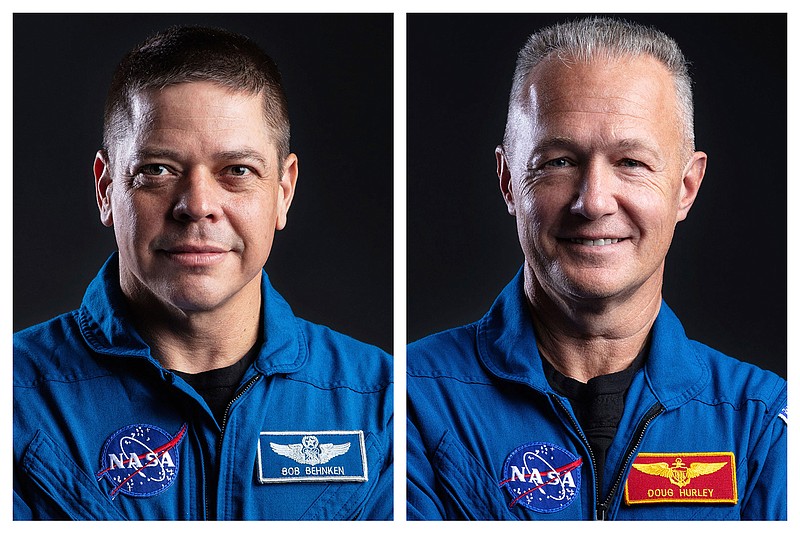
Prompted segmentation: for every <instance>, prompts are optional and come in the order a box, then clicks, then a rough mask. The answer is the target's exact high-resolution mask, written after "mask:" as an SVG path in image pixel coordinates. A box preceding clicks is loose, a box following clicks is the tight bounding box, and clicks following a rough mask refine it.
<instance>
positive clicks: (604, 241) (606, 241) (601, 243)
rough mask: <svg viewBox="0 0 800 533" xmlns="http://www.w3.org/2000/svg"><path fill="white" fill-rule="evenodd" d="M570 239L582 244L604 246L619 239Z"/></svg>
mask: <svg viewBox="0 0 800 533" xmlns="http://www.w3.org/2000/svg"><path fill="white" fill-rule="evenodd" d="M570 241H572V242H574V243H576V244H582V245H584V246H605V245H606V244H616V243H618V242H619V241H620V239H595V240H592V239H570Z"/></svg>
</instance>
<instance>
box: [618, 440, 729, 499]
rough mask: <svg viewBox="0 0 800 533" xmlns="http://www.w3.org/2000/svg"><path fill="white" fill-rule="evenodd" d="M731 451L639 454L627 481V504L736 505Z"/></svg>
mask: <svg viewBox="0 0 800 533" xmlns="http://www.w3.org/2000/svg"><path fill="white" fill-rule="evenodd" d="M737 501H738V496H737V492H736V458H735V457H734V456H733V453H731V452H699V453H698V452H692V453H640V454H639V455H638V456H637V457H636V459H635V460H634V461H633V466H632V468H631V471H630V473H629V474H628V479H627V481H626V482H625V503H627V504H628V505H634V504H645V503H736V502H737Z"/></svg>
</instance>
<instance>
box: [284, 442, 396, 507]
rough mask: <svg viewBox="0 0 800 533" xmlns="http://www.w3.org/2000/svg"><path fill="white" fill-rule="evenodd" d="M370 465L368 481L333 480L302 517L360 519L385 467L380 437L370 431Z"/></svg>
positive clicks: (368, 459) (368, 443)
mask: <svg viewBox="0 0 800 533" xmlns="http://www.w3.org/2000/svg"><path fill="white" fill-rule="evenodd" d="M364 445H365V447H366V453H367V464H368V465H369V476H368V480H367V481H365V482H363V483H354V482H343V483H329V484H328V486H327V487H326V488H325V490H324V491H323V492H322V494H320V496H319V498H317V499H316V500H315V501H314V503H313V504H311V506H310V507H309V508H308V509H307V510H306V511H305V512H304V513H303V515H302V516H301V517H300V520H356V519H358V518H359V515H360V514H361V511H362V509H363V504H364V502H365V501H366V500H367V498H369V496H370V494H372V492H373V490H374V489H375V485H377V482H378V477H379V476H380V473H381V471H382V470H383V463H384V460H383V457H382V455H383V454H382V453H381V447H380V445H379V444H378V440H377V439H376V438H375V437H374V436H373V435H372V434H371V433H368V434H367V435H366V436H365V439H364Z"/></svg>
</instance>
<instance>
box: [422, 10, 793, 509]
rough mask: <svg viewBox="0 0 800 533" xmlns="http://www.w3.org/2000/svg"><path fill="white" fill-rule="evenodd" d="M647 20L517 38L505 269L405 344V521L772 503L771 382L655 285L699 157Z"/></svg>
mask: <svg viewBox="0 0 800 533" xmlns="http://www.w3.org/2000/svg"><path fill="white" fill-rule="evenodd" d="M692 114H693V111H692V95H691V83H690V79H689V76H688V73H687V67H686V60H685V59H684V57H683V54H682V52H681V51H680V49H679V48H678V46H677V44H676V43H675V42H674V41H673V40H672V39H671V38H669V37H668V36H666V35H664V34H663V33H661V32H659V31H657V30H654V29H651V28H647V27H644V26H641V25H637V24H633V23H628V22H623V21H618V20H615V19H609V18H586V19H582V20H579V21H576V22H569V23H564V24H559V25H556V26H552V27H549V28H546V29H544V30H542V31H540V32H538V33H536V34H534V35H532V36H531V37H530V38H529V40H528V42H527V43H526V44H525V46H524V47H523V49H522V50H521V51H520V53H519V56H518V62H517V69H516V72H515V75H514V81H513V88H512V91H511V96H510V103H509V111H508V119H507V124H506V132H505V136H504V139H503V144H502V145H500V146H498V147H497V149H496V160H497V175H498V178H499V185H500V190H501V193H502V195H503V198H504V200H505V203H506V205H507V209H508V212H509V213H510V214H511V215H513V216H514V217H515V218H516V223H517V231H518V237H519V242H520V245H521V248H522V251H523V254H524V257H525V261H524V265H523V266H522V268H521V269H520V271H519V273H518V274H517V276H516V277H515V279H514V280H513V281H512V282H511V283H510V284H509V285H508V286H507V287H506V289H505V290H504V291H503V292H502V293H501V294H500V296H499V297H498V298H497V300H496V301H495V303H494V305H493V306H492V307H491V309H490V310H489V311H488V313H487V314H486V315H485V316H484V317H483V318H482V319H480V320H479V321H477V322H475V323H473V324H470V325H467V326H464V327H461V328H456V329H453V330H449V331H446V332H443V333H439V334H435V335H432V336H430V337H427V338H425V339H422V340H420V341H417V342H415V343H413V344H411V345H409V348H408V396H409V405H408V513H409V518H410V519H412V520H426V519H477V520H502V519H507V520H515V519H520V520H526V519H530V520H535V519H549V520H559V519H560V520H582V519H598V520H605V519H618V520H668V519H678V520H688V519H692V520H738V519H785V518H786V404H787V400H786V382H785V381H784V380H783V379H782V378H780V377H778V376H776V375H775V374H772V373H770V372H767V371H764V370H761V369H759V368H756V367H754V366H752V365H749V364H745V363H742V362H739V361H737V360H734V359H732V358H730V357H728V356H725V355H723V354H721V353H719V352H717V351H715V350H713V349H711V348H709V347H707V346H704V345H702V344H700V343H698V342H694V341H691V340H689V339H688V338H687V337H686V335H685V333H684V331H683V328H682V326H681V324H680V322H679V320H678V318H677V317H676V316H675V315H674V313H673V312H672V311H671V310H670V308H669V307H668V306H667V305H666V303H664V302H663V300H662V295H661V290H662V284H663V272H664V262H665V257H666V254H667V251H668V249H669V247H670V243H671V240H672V237H673V233H674V230H675V226H676V224H677V223H678V222H680V221H682V220H684V219H685V218H686V217H687V215H688V213H689V210H690V209H691V207H692V204H693V203H694V200H695V198H696V196H697V193H698V191H699V188H700V185H701V183H702V180H703V176H704V173H705V168H706V160H707V156H706V154H705V153H703V152H700V151H696V150H695V147H694V134H693V120H692Z"/></svg>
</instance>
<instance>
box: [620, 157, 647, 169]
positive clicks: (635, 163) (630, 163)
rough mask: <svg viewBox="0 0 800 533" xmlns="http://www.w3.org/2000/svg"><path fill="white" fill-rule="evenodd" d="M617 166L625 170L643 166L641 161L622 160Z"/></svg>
mask: <svg viewBox="0 0 800 533" xmlns="http://www.w3.org/2000/svg"><path fill="white" fill-rule="evenodd" d="M619 165H620V166H621V167H625V168H639V167H643V166H644V164H643V163H642V162H641V161H637V160H635V159H623V160H622V161H620V162H619Z"/></svg>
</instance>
